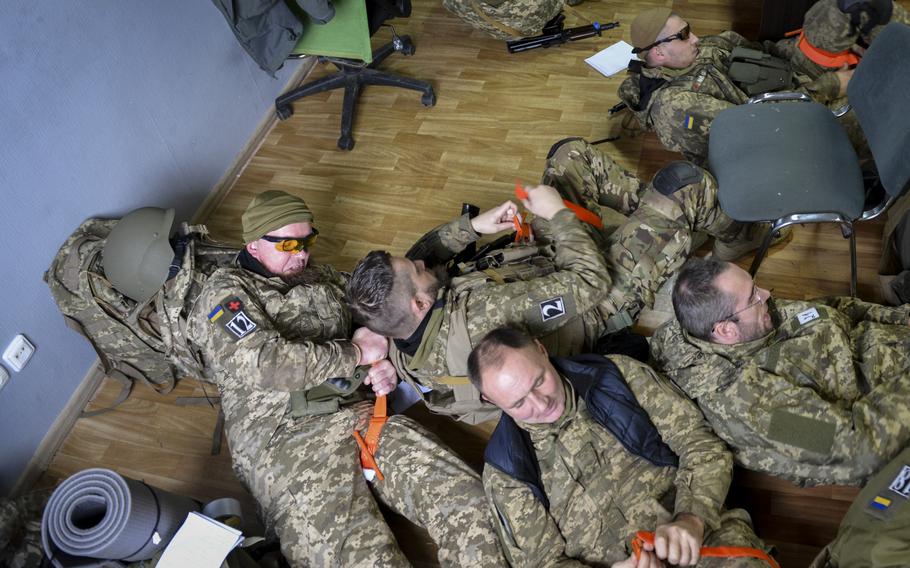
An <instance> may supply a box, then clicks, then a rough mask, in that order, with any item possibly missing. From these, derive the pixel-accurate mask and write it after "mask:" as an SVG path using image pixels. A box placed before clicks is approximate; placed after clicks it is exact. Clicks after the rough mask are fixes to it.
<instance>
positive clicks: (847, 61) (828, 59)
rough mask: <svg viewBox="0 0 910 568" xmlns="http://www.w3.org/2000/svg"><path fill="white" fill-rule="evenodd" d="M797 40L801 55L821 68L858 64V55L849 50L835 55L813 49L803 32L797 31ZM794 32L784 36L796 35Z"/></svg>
mask: <svg viewBox="0 0 910 568" xmlns="http://www.w3.org/2000/svg"><path fill="white" fill-rule="evenodd" d="M798 32H799V40H798V41H797V42H796V47H798V48H799V50H800V51H802V52H803V55H805V56H806V57H808V58H809V59H810V60H812V61H813V62H815V63H818V64H819V65H821V66H823V67H831V68H833V69H840V68H841V67H843V66H844V65H856V64H857V63H859V59H860V57H859V55H857V54H855V53H853V52H852V51H850V50H849V49H845V50H844V51H839V52H837V53H835V52H833V51H825V50H824V49H821V48H820V47H815V46H814V45H812V44H811V43H809V40H807V39H806V34H805V33H804V32H803V30H798ZM796 33H797V32H796V31H793V32H789V33H787V34H786V35H787V36H788V37H789V36H791V35H796Z"/></svg>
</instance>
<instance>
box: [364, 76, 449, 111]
mask: <svg viewBox="0 0 910 568" xmlns="http://www.w3.org/2000/svg"><path fill="white" fill-rule="evenodd" d="M359 81H360V83H362V84H364V85H384V86H387V87H400V88H402V89H411V90H412V91H420V92H422V93H423V98H422V99H421V102H422V103H423V104H424V106H433V105H434V104H436V94H435V93H434V92H433V87H432V85H430V84H429V83H427V82H426V81H421V80H419V79H412V78H411V77H403V76H401V75H396V74H395V73H389V72H387V71H377V70H376V69H364V70H363V71H361V72H360V78H359Z"/></svg>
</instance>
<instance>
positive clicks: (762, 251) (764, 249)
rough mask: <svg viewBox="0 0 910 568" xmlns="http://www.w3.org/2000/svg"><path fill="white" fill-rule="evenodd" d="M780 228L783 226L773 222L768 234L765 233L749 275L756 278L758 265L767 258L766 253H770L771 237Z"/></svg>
mask: <svg viewBox="0 0 910 568" xmlns="http://www.w3.org/2000/svg"><path fill="white" fill-rule="evenodd" d="M780 229H781V228H780V227H778V226H777V223H773V224H772V225H771V227H770V228H769V229H768V232H767V234H765V238H764V240H762V242H761V246H760V247H758V252H756V253H755V258H754V259H752V266H750V267H749V275H750V276H752V278H755V275H756V274H757V273H758V267H759V266H761V263H762V261H763V260H765V255H766V254H768V248H769V247H770V246H771V239H772V238H773V237H774V233H775V232H776V231H779V230H780Z"/></svg>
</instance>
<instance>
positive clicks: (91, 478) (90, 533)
mask: <svg viewBox="0 0 910 568" xmlns="http://www.w3.org/2000/svg"><path fill="white" fill-rule="evenodd" d="M200 508H201V506H200V504H199V503H198V502H196V501H195V500H193V499H190V498H188V497H183V496H180V495H174V494H173V493H168V492H167V491H162V490H161V489H157V488H154V487H151V486H149V485H147V484H145V483H144V482H142V481H136V480H134V479H130V478H128V477H123V476H122V475H120V474H118V473H116V472H114V471H111V470H109V469H100V468H93V469H86V470H83V471H80V472H79V473H77V474H75V475H73V476H71V477H70V478H69V479H67V480H66V481H64V482H63V483H61V484H60V486H59V487H57V489H56V490H55V491H54V493H53V495H51V498H50V500H49V501H48V503H47V506H46V507H45V509H44V516H43V517H42V519H41V544H42V546H43V547H44V553H45V554H46V555H47V557H48V558H49V559H50V560H51V562H52V564H53V565H54V566H55V567H57V568H70V567H75V566H97V565H99V564H98V563H97V562H95V563H93V562H92V560H93V559H95V560H125V561H128V562H133V561H137V560H146V559H148V558H151V557H152V556H154V554H155V553H156V552H158V551H159V550H161V549H163V548H164V547H165V546H167V544H168V543H169V542H170V541H171V538H173V536H174V534H175V533H176V532H177V529H179V528H180V526H181V525H182V524H183V521H184V520H185V519H186V516H187V514H189V513H190V512H191V511H199V509H200Z"/></svg>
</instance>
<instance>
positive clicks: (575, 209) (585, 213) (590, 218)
mask: <svg viewBox="0 0 910 568" xmlns="http://www.w3.org/2000/svg"><path fill="white" fill-rule="evenodd" d="M515 197H517V198H518V199H527V198H528V192H527V191H525V188H523V187H522V186H521V182H517V181H516V182H515ZM562 202H563V203H565V204H566V207H568V208H569V209H570V210H571V211H572V213H575V216H576V217H578V219H579V220H580V221H583V222H585V223H587V224H588V225H591V226H593V227H594V228H597V229H603V228H604V224H603V221H602V220H601V218H600V217H598V216H597V215H595V214H594V213H592V212H591V211H590V210H588V209H585V208H584V207H582V206H581V205H576V204H574V203H572V202H571V201H569V200H568V199H563V200H562Z"/></svg>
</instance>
